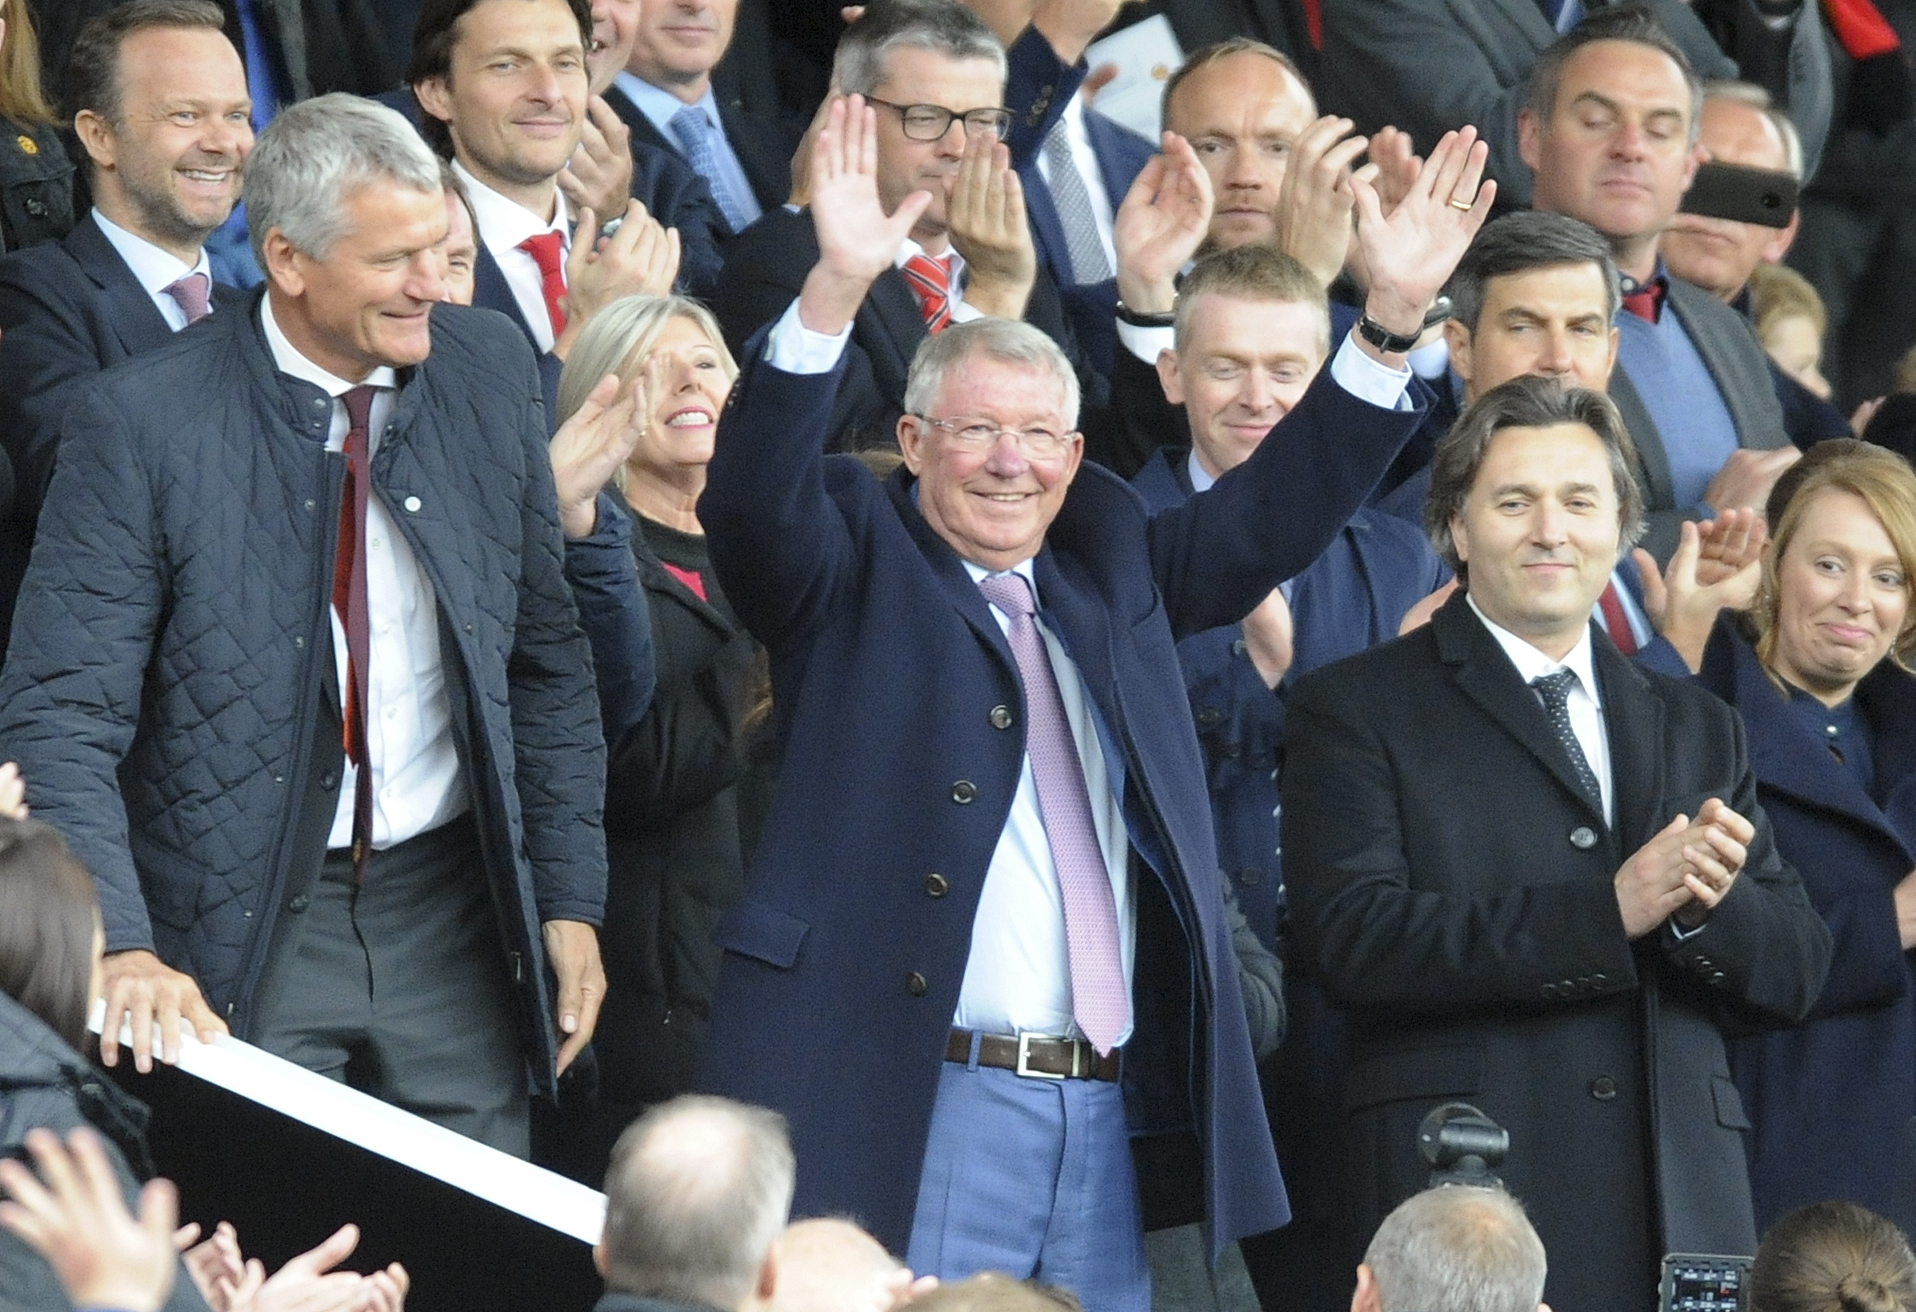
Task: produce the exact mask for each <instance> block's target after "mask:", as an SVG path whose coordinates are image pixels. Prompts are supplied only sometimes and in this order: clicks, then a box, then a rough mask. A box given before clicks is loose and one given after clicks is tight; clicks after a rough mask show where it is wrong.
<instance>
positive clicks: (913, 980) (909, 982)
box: [905, 970, 931, 998]
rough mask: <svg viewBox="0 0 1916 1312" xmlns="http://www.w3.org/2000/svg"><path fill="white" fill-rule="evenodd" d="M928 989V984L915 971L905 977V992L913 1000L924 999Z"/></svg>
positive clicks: (929, 985) (929, 986)
mask: <svg viewBox="0 0 1916 1312" xmlns="http://www.w3.org/2000/svg"><path fill="white" fill-rule="evenodd" d="M930 988H931V984H930V982H929V981H928V980H926V978H925V977H924V976H923V975H920V974H919V973H918V972H917V971H915V970H914V971H913V972H912V973H911V974H909V975H907V976H905V992H907V993H909V994H911V995H912V996H913V997H914V998H922V997H924V996H925V994H926V992H927V991H928V990H929V989H930Z"/></svg>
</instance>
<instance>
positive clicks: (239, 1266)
mask: <svg viewBox="0 0 1916 1312" xmlns="http://www.w3.org/2000/svg"><path fill="white" fill-rule="evenodd" d="M199 1237H200V1225H199V1222H197V1221H189V1222H188V1223H187V1224H185V1225H183V1226H181V1227H180V1228H179V1229H178V1230H175V1231H174V1232H173V1247H174V1248H175V1249H177V1250H178V1251H179V1254H180V1261H181V1262H182V1263H184V1264H185V1266H186V1273H187V1274H188V1275H189V1276H191V1277H193V1285H194V1287H195V1288H196V1289H198V1290H199V1291H200V1297H201V1298H203V1299H205V1300H206V1305H207V1306H208V1307H210V1308H212V1309H213V1312H232V1309H231V1308H230V1307H229V1306H228V1305H227V1301H226V1298H227V1295H228V1294H229V1293H231V1292H232V1287H234V1286H237V1285H238V1284H239V1283H240V1281H242V1280H244V1279H245V1278H246V1258H245V1256H244V1255H243V1254H242V1253H241V1252H240V1246H239V1232H238V1231H236V1230H234V1229H233V1225H232V1223H231V1222H230V1221H221V1222H220V1223H219V1224H218V1225H216V1226H214V1227H213V1237H212V1238H211V1239H208V1240H207V1241H206V1242H204V1243H198V1244H196V1243H194V1242H193V1241H194V1240H196V1239H198V1238H199Z"/></svg>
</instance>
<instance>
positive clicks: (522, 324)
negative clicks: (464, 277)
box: [472, 240, 540, 353]
mask: <svg viewBox="0 0 1916 1312" xmlns="http://www.w3.org/2000/svg"><path fill="white" fill-rule="evenodd" d="M472 303H473V304H474V305H476V306H478V307H479V308H480V309H482V310H497V311H498V312H499V313H500V314H503V315H505V316H506V318H508V319H510V320H512V321H513V322H514V323H516V324H518V325H519V331H520V332H522V333H524V334H525V335H526V340H527V341H528V342H531V343H532V349H533V351H534V352H535V353H540V352H539V339H538V338H536V337H534V336H533V335H532V326H531V325H530V324H528V323H527V322H526V316H525V315H524V314H523V313H521V312H520V309H519V298H518V297H516V296H514V295H513V294H512V284H510V283H508V282H507V281H506V275H505V273H504V272H503V271H502V270H501V269H500V268H499V262H498V261H497V260H495V259H493V258H492V252H491V251H489V250H487V249H486V243H485V242H484V241H483V240H481V241H480V242H479V255H478V258H477V259H475V260H474V261H473V265H472Z"/></svg>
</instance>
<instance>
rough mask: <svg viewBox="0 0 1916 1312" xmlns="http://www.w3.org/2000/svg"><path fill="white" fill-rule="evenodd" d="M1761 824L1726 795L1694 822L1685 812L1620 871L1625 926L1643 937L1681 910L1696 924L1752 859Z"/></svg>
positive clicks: (1686, 921) (1688, 924) (1684, 920)
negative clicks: (1740, 811)
mask: <svg viewBox="0 0 1916 1312" xmlns="http://www.w3.org/2000/svg"><path fill="white" fill-rule="evenodd" d="M1755 837H1756V827H1755V826H1754V825H1752V824H1751V823H1750V822H1749V821H1748V820H1746V819H1744V818H1743V817H1742V816H1740V815H1738V814H1737V813H1736V812H1734V811H1732V810H1731V809H1730V808H1729V807H1727V806H1725V805H1724V804H1723V802H1722V800H1721V799H1720V798H1715V797H1713V798H1711V799H1710V800H1709V801H1707V802H1705V803H1704V804H1703V807H1702V809H1701V810H1700V811H1699V812H1698V813H1697V817H1696V819H1695V820H1694V821H1692V820H1691V819H1690V818H1689V817H1688V816H1684V815H1679V816H1677V817H1676V818H1674V819H1673V820H1671V821H1670V823H1669V824H1667V825H1665V826H1664V827H1663V829H1662V831H1661V832H1659V833H1658V834H1657V835H1656V837H1654V838H1652V839H1651V840H1650V841H1649V842H1647V843H1645V844H1644V845H1643V846H1642V847H1640V848H1638V849H1637V850H1636V852H1635V853H1634V854H1632V855H1631V857H1630V859H1629V860H1628V861H1626V862H1624V863H1623V868H1622V869H1621V870H1619V871H1617V874H1616V879H1615V880H1614V881H1613V882H1614V884H1615V886H1616V893H1617V907H1618V909H1619V910H1620V911H1621V912H1622V913H1623V930H1624V933H1625V934H1627V935H1628V936H1629V937H1630V938H1631V939H1639V938H1642V937H1643V936H1644V935H1645V934H1648V933H1650V932H1651V931H1652V930H1654V929H1656V928H1657V926H1659V925H1661V924H1662V923H1663V922H1664V921H1665V920H1667V919H1669V917H1670V916H1672V915H1675V916H1676V917H1677V922H1678V923H1679V924H1681V925H1683V926H1684V927H1685V928H1688V929H1694V928H1696V927H1697V926H1698V925H1701V924H1702V923H1703V921H1704V920H1706V919H1707V918H1708V917H1709V914H1710V912H1711V910H1713V909H1714V908H1715V907H1716V904H1717V903H1718V902H1720V901H1722V900H1723V896H1724V895H1725V894H1726V893H1728V892H1729V891H1730V886H1731V885H1732V884H1733V883H1734V882H1735V881H1736V876H1737V872H1738V871H1740V870H1741V869H1742V868H1743V863H1744V862H1745V861H1746V860H1748V859H1749V849H1748V844H1749V843H1750V841H1751V840H1752V839H1753V838H1755Z"/></svg>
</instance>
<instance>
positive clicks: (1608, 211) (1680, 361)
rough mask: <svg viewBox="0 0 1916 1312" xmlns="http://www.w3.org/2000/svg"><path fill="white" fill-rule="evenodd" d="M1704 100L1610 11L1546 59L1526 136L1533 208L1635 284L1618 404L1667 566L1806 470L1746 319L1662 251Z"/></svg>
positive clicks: (1638, 20) (1534, 84) (1628, 15)
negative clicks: (1692, 530) (1684, 542)
mask: <svg viewBox="0 0 1916 1312" xmlns="http://www.w3.org/2000/svg"><path fill="white" fill-rule="evenodd" d="M1702 96H1703V88H1702V84H1701V83H1700V82H1699V81H1698V80H1697V75H1696V72H1695V70H1694V69H1693V68H1692V67H1691V65H1690V63H1689V61H1688V59H1687V58H1686V56H1685V55H1684V53H1683V51H1682V49H1681V48H1680V47H1678V46H1677V45H1676V44H1675V43H1674V42H1673V41H1672V40H1671V39H1670V37H1669V35H1668V34H1667V33H1666V32H1664V30H1663V29H1662V28H1661V27H1659V26H1657V25H1656V24H1655V23H1654V22H1652V21H1650V20H1648V19H1646V18H1645V17H1643V15H1642V14H1641V12H1640V11H1635V12H1633V11H1630V10H1609V11H1605V12H1604V13H1601V14H1597V15H1593V16H1592V17H1590V18H1589V19H1586V20H1585V21H1584V22H1583V24H1582V25H1581V26H1579V27H1577V28H1576V29H1575V30H1574V31H1572V32H1571V33H1570V34H1569V35H1567V36H1565V37H1563V38H1562V39H1561V40H1559V41H1558V42H1557V43H1556V44H1554V45H1552V46H1551V47H1550V48H1549V49H1548V50H1547V51H1545V52H1544V54H1543V55H1542V56H1541V57H1540V58H1539V59H1538V61H1537V65H1536V68H1535V70H1534V75H1533V77H1532V79H1531V84H1530V96H1529V101H1528V103H1527V104H1526V105H1525V107H1524V109H1523V111H1522V113H1521V114H1520V115H1519V123H1518V128H1519V149H1520V150H1521V152H1522V155H1523V159H1524V162H1525V163H1526V164H1528V165H1529V166H1530V168H1531V170H1532V172H1533V173H1534V175H1535V186H1534V203H1535V207H1536V208H1537V209H1540V210H1549V211H1551V212H1553V213H1557V214H1568V215H1570V216H1571V217H1572V218H1577V219H1582V220H1583V221H1584V222H1585V223H1587V224H1589V225H1590V226H1591V227H1593V228H1595V229H1596V230H1597V231H1598V232H1600V233H1602V234H1603V236H1604V237H1605V238H1606V239H1607V240H1608V241H1609V242H1610V247H1611V250H1612V252H1613V253H1614V254H1615V256H1616V261H1617V268H1618V271H1619V272H1620V273H1621V274H1622V276H1623V309H1624V313H1622V314H1619V315H1618V316H1617V329H1618V335H1619V336H1618V354H1617V363H1618V366H1619V368H1618V373H1619V375H1620V378H1621V379H1622V380H1625V381H1627V382H1628V383H1629V387H1628V389H1627V390H1626V389H1624V388H1622V387H1614V388H1613V389H1612V394H1613V398H1614V399H1615V400H1616V402H1617V407H1618V409H1619V410H1621V411H1622V412H1623V418H1624V422H1625V423H1626V424H1627V425H1628V427H1629V430H1630V436H1631V437H1632V438H1633V439H1634V440H1635V443H1636V447H1637V457H1638V460H1639V462H1640V465H1639V470H1640V477H1641V479H1642V485H1643V493H1644V497H1645V500H1646V502H1647V506H1648V510H1649V525H1650V527H1649V531H1648V533H1647V534H1646V536H1645V539H1644V546H1645V547H1646V548H1647V549H1648V550H1649V551H1650V553H1651V554H1652V555H1654V556H1655V557H1656V558H1657V559H1658V560H1659V561H1667V560H1668V559H1669V558H1670V555H1671V553H1672V552H1674V551H1675V550H1676V544H1677V534H1678V526H1679V525H1680V524H1681V523H1682V522H1683V521H1684V520H1685V519H1708V518H1711V517H1713V516H1714V515H1715V514H1716V513H1717V512H1719V511H1727V510H1734V509H1739V508H1744V507H1748V508H1751V509H1757V510H1760V509H1761V508H1762V505H1763V501H1764V499H1765V497H1767V496H1768V494H1769V488H1770V485H1771V484H1772V483H1773V482H1774V481H1775V479H1776V476H1777V474H1779V473H1781V472H1782V470H1783V469H1784V468H1785V467H1786V466H1787V465H1788V464H1789V462H1790V461H1791V460H1793V459H1795V452H1794V451H1793V450H1792V449H1789V437H1788V434H1786V433H1785V432H1784V431H1783V411H1782V408H1781V407H1780V406H1779V405H1778V404H1777V400H1776V390H1775V388H1774V387H1773V386H1772V385H1771V382H1770V367H1769V357H1768V356H1766V355H1765V354H1764V353H1763V348H1762V346H1761V344H1759V343H1758V342H1757V340H1756V334H1755V332H1754V330H1753V329H1752V328H1751V327H1750V324H1749V322H1748V321H1747V320H1745V319H1744V318H1743V317H1742V316H1740V315H1738V314H1737V313H1736V312H1735V311H1734V310H1732V309H1730V307H1729V306H1727V305H1725V304H1723V302H1721V301H1719V300H1717V299H1716V298H1715V297H1714V296H1712V295H1710V293H1708V292H1706V291H1704V290H1703V289H1702V288H1700V287H1695V286H1692V285H1691V284H1689V283H1687V282H1685V281H1684V280H1683V279H1681V278H1674V277H1671V276H1670V274H1669V271H1668V270H1667V269H1666V268H1665V267H1664V265H1663V262H1662V259H1661V258H1660V257H1659V255H1658V254H1657V244H1658V241H1659V240H1660V239H1661V237H1662V235H1663V232H1664V230H1665V229H1666V228H1668V227H1669V226H1670V223H1671V221H1672V219H1674V217H1675V216H1676V212H1677V207H1678V205H1679V204H1680V203H1681V202H1682V199H1683V193H1684V192H1685V191H1686V190H1688V189H1689V186H1690V180H1691V178H1693V177H1694V176H1695V174H1696V167H1697V162H1698V155H1697V152H1696V150H1695V146H1696V140H1697V132H1698V121H1699V112H1698V111H1699V107H1700V104H1701V101H1702Z"/></svg>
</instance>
